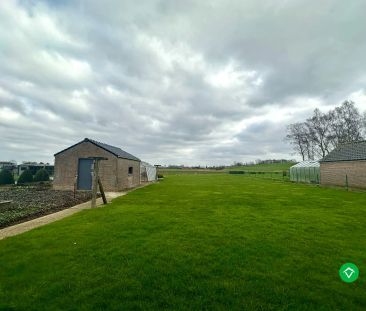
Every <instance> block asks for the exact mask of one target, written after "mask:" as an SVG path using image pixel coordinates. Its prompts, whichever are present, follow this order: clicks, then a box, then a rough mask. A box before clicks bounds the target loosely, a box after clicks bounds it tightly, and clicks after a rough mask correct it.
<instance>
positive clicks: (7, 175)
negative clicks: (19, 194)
mask: <svg viewBox="0 0 366 311" xmlns="http://www.w3.org/2000/svg"><path fill="white" fill-rule="evenodd" d="M13 184H14V177H13V174H12V173H11V172H10V171H8V170H2V171H1V172H0V185H13Z"/></svg>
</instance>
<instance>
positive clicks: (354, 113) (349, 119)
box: [330, 101, 364, 147]
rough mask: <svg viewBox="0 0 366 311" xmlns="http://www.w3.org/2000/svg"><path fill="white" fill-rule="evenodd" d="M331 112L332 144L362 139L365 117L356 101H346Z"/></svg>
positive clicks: (334, 145)
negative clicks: (357, 106)
mask: <svg viewBox="0 0 366 311" xmlns="http://www.w3.org/2000/svg"><path fill="white" fill-rule="evenodd" d="M330 114H331V118H332V120H331V130H332V137H331V141H332V145H333V147H336V146H337V145H338V144H342V143H345V142H352V141H359V140H361V139H362V130H363V122H364V120H363V118H362V116H361V114H360V112H359V111H358V109H357V108H356V107H355V104H354V102H352V101H345V102H343V104H342V105H341V106H339V107H336V108H335V109H334V110H333V111H331V112H330Z"/></svg>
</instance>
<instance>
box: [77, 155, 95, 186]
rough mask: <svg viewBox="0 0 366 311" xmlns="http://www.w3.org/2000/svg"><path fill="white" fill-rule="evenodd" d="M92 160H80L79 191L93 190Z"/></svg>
mask: <svg viewBox="0 0 366 311" xmlns="http://www.w3.org/2000/svg"><path fill="white" fill-rule="evenodd" d="M92 165H93V160H92V159H79V167H78V190H91V188H92Z"/></svg>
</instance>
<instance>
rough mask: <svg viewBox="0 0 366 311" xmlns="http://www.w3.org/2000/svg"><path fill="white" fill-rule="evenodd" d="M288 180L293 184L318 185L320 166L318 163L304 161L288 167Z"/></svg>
mask: <svg viewBox="0 0 366 311" xmlns="http://www.w3.org/2000/svg"><path fill="white" fill-rule="evenodd" d="M290 180H291V181H294V182H304V183H314V184H319V180H320V164H319V162H318V161H304V162H300V163H297V164H296V165H294V166H291V167H290Z"/></svg>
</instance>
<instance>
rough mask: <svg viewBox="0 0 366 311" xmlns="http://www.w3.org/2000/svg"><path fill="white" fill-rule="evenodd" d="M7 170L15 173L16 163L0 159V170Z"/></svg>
mask: <svg viewBox="0 0 366 311" xmlns="http://www.w3.org/2000/svg"><path fill="white" fill-rule="evenodd" d="M2 170H8V171H9V172H11V173H12V174H13V175H14V174H16V173H17V164H16V162H13V161H0V171H2Z"/></svg>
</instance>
